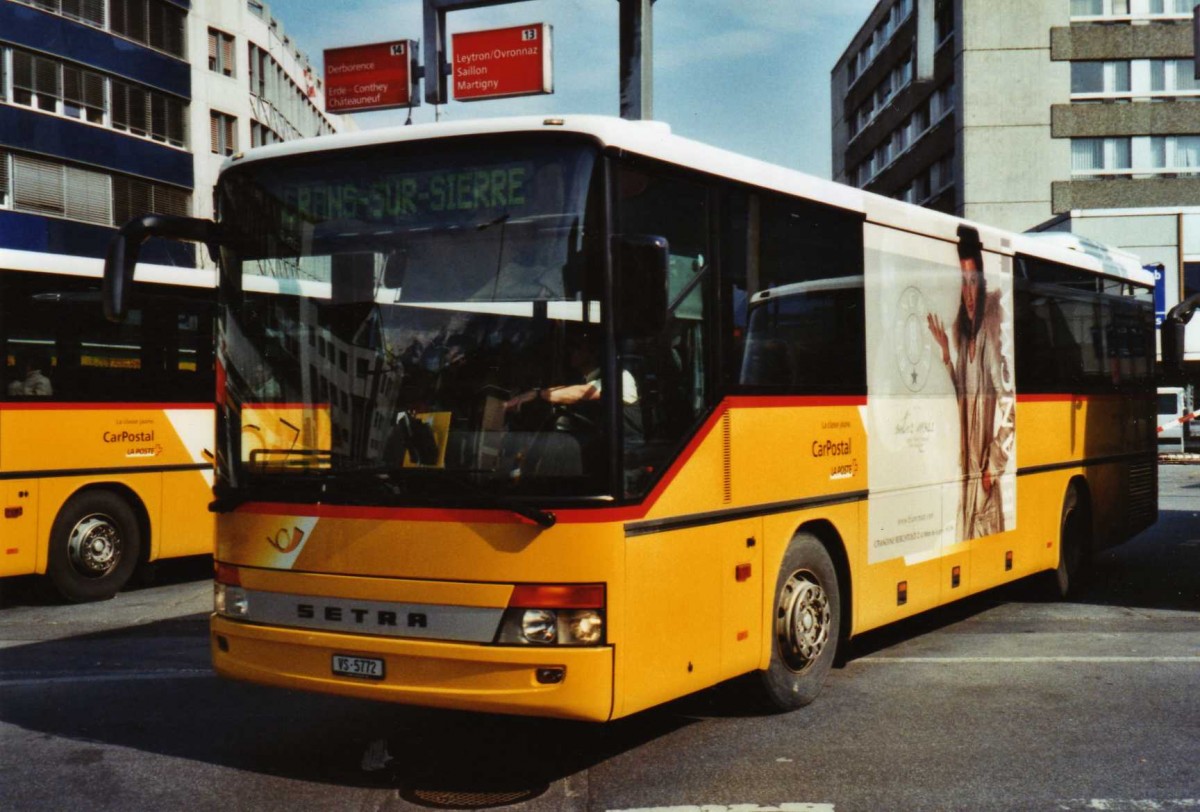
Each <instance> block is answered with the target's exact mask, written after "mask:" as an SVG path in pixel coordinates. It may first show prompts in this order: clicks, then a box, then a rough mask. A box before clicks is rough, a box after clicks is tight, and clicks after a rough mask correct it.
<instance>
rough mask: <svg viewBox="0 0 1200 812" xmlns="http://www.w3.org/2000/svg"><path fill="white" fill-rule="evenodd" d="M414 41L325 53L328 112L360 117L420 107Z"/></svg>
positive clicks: (385, 43)
mask: <svg viewBox="0 0 1200 812" xmlns="http://www.w3.org/2000/svg"><path fill="white" fill-rule="evenodd" d="M416 58H417V55H416V43H415V42H413V40H407V39H406V40H396V41H394V42H378V43H374V44H371V45H352V46H350V47H347V48H330V49H328V50H326V51H325V112H327V113H358V112H362V111H365V110H390V109H393V108H396V107H409V106H411V105H416V104H420V99H419V98H418V96H417V77H416V71H415V70H413V65H415V64H416Z"/></svg>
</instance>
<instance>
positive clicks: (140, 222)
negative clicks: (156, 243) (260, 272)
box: [101, 214, 217, 321]
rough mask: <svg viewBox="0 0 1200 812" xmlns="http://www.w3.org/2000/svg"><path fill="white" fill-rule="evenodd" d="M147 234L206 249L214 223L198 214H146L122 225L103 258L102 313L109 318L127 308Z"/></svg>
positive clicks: (212, 237)
mask: <svg viewBox="0 0 1200 812" xmlns="http://www.w3.org/2000/svg"><path fill="white" fill-rule="evenodd" d="M151 237H163V238H166V239H169V240H183V241H187V242H200V243H204V244H205V245H207V246H209V248H210V250H211V249H212V247H213V246H214V245H215V244H216V242H217V224H216V223H214V222H213V221H212V220H205V219H201V218H198V217H176V216H173V215H168V214H147V215H144V216H142V217H136V218H134V219H133V220H130V221H129V222H128V223H126V224H125V225H123V226H121V230H120V231H118V232H117V234H116V236H115V237H113V238H112V241H111V242H109V244H108V253H107V255H106V256H105V257H104V283H103V285H102V288H101V289H102V291H103V300H104V315H105V316H106V317H107V318H108V319H109V321H122V320H123V319H124V318H125V313H126V311H127V310H128V307H129V289H130V287H131V285H132V284H133V272H134V270H136V268H137V264H138V255H139V254H140V253H141V250H142V243H144V242H145V241H146V240H148V239H150V238H151Z"/></svg>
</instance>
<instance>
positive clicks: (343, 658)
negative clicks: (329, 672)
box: [333, 654, 383, 679]
mask: <svg viewBox="0 0 1200 812" xmlns="http://www.w3.org/2000/svg"><path fill="white" fill-rule="evenodd" d="M333 673H335V674H340V675H341V676H344V677H358V678H359V679H383V660H377V659H375V658H373V657H351V656H349V655H347V654H335V655H333Z"/></svg>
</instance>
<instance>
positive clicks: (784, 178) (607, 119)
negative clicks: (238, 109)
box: [223, 115, 1154, 285]
mask: <svg viewBox="0 0 1200 812" xmlns="http://www.w3.org/2000/svg"><path fill="white" fill-rule="evenodd" d="M548 131H554V132H570V133H577V134H581V135H587V136H590V137H591V138H594V139H595V140H596V141H598V142H599V143H600V144H601V145H602V146H603V147H606V148H615V149H621V150H627V151H629V152H633V153H636V154H638V155H643V156H645V157H648V158H655V159H658V160H662V161H665V162H668V163H673V164H676V165H679V166H683V167H690V168H693V169H697V170H699V171H703V172H708V173H710V174H714V175H718V176H721V177H725V178H728V179H730V180H734V181H741V182H743V183H747V184H750V185H753V186H757V187H761V188H764V189H772V190H775V191H779V192H783V193H785V194H790V195H796V196H798V197H802V198H806V199H809V200H813V201H817V202H821V203H826V204H828V205H831V206H836V207H838V208H840V209H844V210H848V211H852V212H856V213H858V214H861V215H863V216H864V217H865V218H866V219H867V221H868V222H873V223H877V224H879V225H884V226H892V227H896V228H901V229H903V230H906V231H914V232H918V233H922V234H927V235H929V236H931V237H935V238H937V239H942V240H947V241H951V242H956V241H957V239H958V236H957V230H958V226H959V225H962V224H968V225H971V226H974V227H975V228H976V229H977V230H978V231H979V236H980V239H981V240H982V242H983V245H984V247H985V248H986V249H987V250H989V251H996V252H999V253H1002V254H1013V253H1022V254H1029V255H1032V256H1037V257H1040V258H1042V259H1047V260H1052V261H1056V262H1063V263H1066V264H1070V265H1074V266H1076V267H1082V268H1086V269H1088V270H1091V271H1095V272H1097V273H1103V274H1106V275H1108V276H1115V277H1118V278H1121V279H1128V280H1129V281H1132V282H1136V283H1139V284H1143V285H1153V284H1154V278H1153V275H1152V274H1150V273H1149V272H1148V271H1146V270H1144V269H1143V268H1142V267H1141V265H1140V264H1139V263H1138V262H1137V260H1136V258H1134V257H1133V255H1132V254H1126V253H1125V252H1121V251H1116V250H1115V249H1106V248H1104V247H1103V246H1100V244H1099V243H1092V244H1091V248H1090V249H1088V248H1083V247H1081V245H1082V241H1081V242H1080V243H1077V244H1067V243H1068V242H1069V241H1065V240H1062V239H1050V240H1047V239H1045V238H1044V237H1042V236H1038V235H1032V234H1016V233H1012V232H1006V231H1003V230H1001V229H996V228H992V227H989V226H986V225H982V224H977V223H970V222H969V221H966V220H963V219H961V218H959V217H954V216H952V215H948V214H943V213H941V212H937V211H934V210H932V209H926V208H922V207H920V206H914V205H912V204H909V203H903V202H901V201H898V200H894V199H892V198H887V197H883V196H880V195H876V194H873V193H871V192H866V191H864V190H862V189H857V188H854V187H851V186H845V185H843V184H840V183H834V182H833V181H829V180H824V179H822V178H816V177H813V176H812V175H807V174H805V173H803V172H799V171H797V170H794V169H788V168H786V167H782V166H778V165H776V164H770V163H767V162H765V161H760V160H757V159H755V158H749V157H747V156H744V155H739V154H737V153H734V152H730V151H728V150H724V149H720V148H718V147H713V146H709V145H707V144H702V143H700V142H698V141H693V140H691V139H688V138H683V137H682V136H678V135H675V134H673V133H672V132H671V128H670V126H669V125H668V124H666V123H665V122H661V121H627V120H625V119H620V118H613V117H611V116H597V115H564V116H519V117H512V118H486V119H473V120H466V121H452V122H442V123H437V124H416V125H411V126H397V127H382V128H378V129H373V130H359V131H357V132H351V133H340V134H338V135H328V136H321V137H319V138H305V139H298V140H294V141H286V142H283V143H279V144H271V145H269V146H264V147H258V148H255V149H253V150H250V151H248V152H246V153H238V154H237V155H234V156H233V157H231V158H229V159H227V160H226V162H225V164H224V167H223V168H224V169H228V168H231V167H233V166H237V165H240V164H243V163H247V162H252V161H256V160H262V159H268V158H277V157H284V156H297V155H308V154H312V153H319V152H324V151H332V150H339V149H352V148H355V147H363V146H372V145H381V144H392V143H399V142H405V141H419V140H423V139H433V138H455V137H459V136H469V135H487V134H498V133H521V132H548Z"/></svg>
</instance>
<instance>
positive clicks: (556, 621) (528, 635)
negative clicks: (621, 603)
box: [495, 584, 605, 646]
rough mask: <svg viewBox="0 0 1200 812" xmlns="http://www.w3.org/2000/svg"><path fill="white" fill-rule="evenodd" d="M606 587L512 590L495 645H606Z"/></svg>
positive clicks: (583, 585)
mask: <svg viewBox="0 0 1200 812" xmlns="http://www.w3.org/2000/svg"><path fill="white" fill-rule="evenodd" d="M604 603H605V592H604V585H603V584H582V585H580V584H564V585H557V584H555V585H549V584H536V585H520V586H517V587H514V588H513V593H512V597H511V598H510V599H509V602H508V609H506V610H505V612H504V616H503V618H502V619H501V621H500V629H499V631H497V633H496V640H495V642H496V643H498V644H501V645H510V646H511V645H517V646H530V645H532V646H553V645H559V646H600V645H603V644H604V639H605V638H604Z"/></svg>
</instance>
